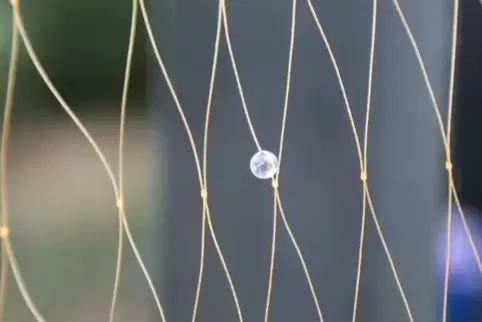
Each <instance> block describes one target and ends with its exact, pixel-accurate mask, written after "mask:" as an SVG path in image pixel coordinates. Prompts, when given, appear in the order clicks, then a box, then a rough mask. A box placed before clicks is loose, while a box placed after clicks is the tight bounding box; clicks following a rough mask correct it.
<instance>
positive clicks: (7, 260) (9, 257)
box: [0, 1, 45, 322]
mask: <svg viewBox="0 0 482 322" xmlns="http://www.w3.org/2000/svg"><path fill="white" fill-rule="evenodd" d="M12 5H13V6H14V7H15V6H18V1H12ZM12 20H13V26H12V50H11V54H10V67H9V72H8V85H7V95H6V96H7V98H6V101H5V108H4V117H3V127H2V143H1V152H0V154H1V155H0V158H1V159H0V175H1V183H0V184H1V192H0V195H1V202H2V226H1V228H0V237H1V238H2V267H1V280H0V282H1V285H0V321H3V318H4V308H5V307H4V306H5V296H6V290H7V281H8V267H9V264H10V267H11V268H12V273H13V277H14V279H15V282H16V283H17V287H18V289H19V291H20V294H21V296H22V298H23V300H24V301H25V304H26V305H27V308H28V309H29V311H30V312H31V313H32V315H33V317H34V319H35V320H36V321H37V322H44V321H45V320H44V318H43V317H42V315H41V314H40V312H39V310H38V309H37V307H36V306H35V303H34V302H33V300H32V298H31V296H30V294H29V292H28V290H27V286H26V285H25V281H24V279H23V277H22V273H21V271H20V267H19V265H18V262H17V259H16V256H15V253H14V251H13V247H12V244H11V242H10V234H9V226H8V194H7V177H6V176H7V155H8V143H9V138H10V126H11V118H12V110H13V98H14V92H15V80H16V72H17V63H18V53H19V47H20V42H19V37H18V29H17V26H16V17H15V16H14V17H13V19H12Z"/></svg>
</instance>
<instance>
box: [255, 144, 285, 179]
mask: <svg viewBox="0 0 482 322" xmlns="http://www.w3.org/2000/svg"><path fill="white" fill-rule="evenodd" d="M249 166H250V168H251V172H252V173H253V174H254V176H255V177H257V178H259V179H269V178H272V177H273V176H274V175H275V174H276V172H277V171H278V159H277V158H276V156H275V155H274V154H273V153H271V152H269V151H266V150H263V151H259V152H256V153H255V154H254V155H253V157H252V158H251V162H250V163H249Z"/></svg>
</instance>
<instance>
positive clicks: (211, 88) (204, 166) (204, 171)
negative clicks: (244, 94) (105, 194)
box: [191, 0, 222, 322]
mask: <svg viewBox="0 0 482 322" xmlns="http://www.w3.org/2000/svg"><path fill="white" fill-rule="evenodd" d="M221 5H222V0H220V1H219V4H218V17H217V27H216V40H215V42H214V54H213V63H212V68H211V79H210V81H209V92H208V100H207V104H206V115H205V118H204V135H203V154H202V177H203V182H204V188H203V189H202V190H201V197H202V201H203V212H202V224H201V225H202V226H201V254H200V258H199V271H198V281H197V286H196V295H195V297H194V305H193V311H192V319H191V321H192V322H195V321H196V318H197V310H198V307H199V298H200V295H201V286H202V281H203V273H204V261H205V250H206V217H207V216H206V215H207V201H208V194H207V190H208V178H207V162H208V161H207V158H208V136H209V121H210V117H211V106H212V99H213V93H214V81H215V78H216V67H217V62H218V54H219V40H220V38H221V28H222V25H221Z"/></svg>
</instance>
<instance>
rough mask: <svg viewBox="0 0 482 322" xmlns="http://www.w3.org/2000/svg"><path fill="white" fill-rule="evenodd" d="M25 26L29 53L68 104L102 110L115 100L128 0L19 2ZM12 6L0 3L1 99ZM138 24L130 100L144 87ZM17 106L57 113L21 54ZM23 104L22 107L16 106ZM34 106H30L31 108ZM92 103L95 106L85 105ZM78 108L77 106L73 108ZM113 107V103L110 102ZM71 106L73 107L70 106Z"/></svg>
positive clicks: (123, 52) (117, 99) (120, 80)
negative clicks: (30, 47)
mask: <svg viewBox="0 0 482 322" xmlns="http://www.w3.org/2000/svg"><path fill="white" fill-rule="evenodd" d="M21 6H22V14H23V20H24V23H25V27H26V29H27V32H28V33H29V36H30V38H31V41H32V43H33V46H34V49H35V50H36V52H37V55H38V56H39V59H40V60H41V63H42V64H43V66H44V67H45V69H46V71H47V73H48V74H49V76H50V77H51V79H52V81H53V82H54V84H55V86H56V87H57V89H58V90H59V91H60V93H61V94H62V95H63V96H64V98H65V99H66V100H67V101H68V102H71V103H88V104H80V105H82V106H83V108H85V106H92V108H95V110H98V109H99V108H102V106H104V105H105V104H103V103H105V102H114V103H116V102H120V97H121V92H122V85H123V79H124V68H125V60H126V55H127V46H128V40H129V39H128V38H129V29H130V19H131V9H132V2H131V1H116V0H104V1H92V0H76V1H66V0H43V1H35V0H22V1H21ZM11 19H12V17H11V8H10V4H9V2H8V1H7V0H3V1H0V75H1V76H0V86H1V89H0V93H1V94H0V97H1V98H2V101H3V98H4V97H5V86H6V82H7V72H8V62H9V56H10V41H11V24H12V20H11ZM140 22H141V21H140V20H139V24H138V26H137V39H136V48H135V52H134V61H133V71H132V77H131V86H130V97H131V99H136V98H137V99H142V98H143V97H144V96H145V95H144V89H145V79H146V75H145V73H146V68H145V46H144V39H145V35H144V28H143V26H142V24H141V23H140ZM18 72H19V75H18V82H17V84H18V89H17V92H16V93H17V95H16V103H18V104H20V105H22V106H25V107H26V106H29V107H32V108H35V107H39V106H40V105H48V106H49V108H50V109H55V110H58V109H59V108H58V106H54V105H53V104H42V102H48V103H51V102H52V96H51V94H50V93H49V92H48V90H47V89H46V87H45V85H44V84H43V82H42V80H41V79H40V77H39V76H38V75H37V74H36V71H35V70H34V68H33V65H32V64H31V61H30V59H29V58H28V56H27V53H26V52H25V50H24V49H23V50H22V51H21V57H20V63H19V71H18ZM21 103H23V104H21ZM32 103H35V104H32ZM90 103H95V104H90ZM77 105H79V104H77ZM110 105H112V104H110ZM73 107H74V108H75V106H73Z"/></svg>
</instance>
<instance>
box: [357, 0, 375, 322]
mask: <svg viewBox="0 0 482 322" xmlns="http://www.w3.org/2000/svg"><path fill="white" fill-rule="evenodd" d="M377 7H378V1H377V0H373V9H372V28H371V45H370V60H369V67H368V86H367V87H368V88H367V104H366V116H365V133H364V137H363V138H364V143H363V171H362V174H361V180H362V185H363V191H362V194H363V202H362V217H361V227H360V243H359V246H358V262H357V271H356V281H355V294H354V300H353V314H352V322H355V321H356V317H357V308H358V300H359V292H360V279H361V270H362V263H363V244H364V240H365V228H366V210H367V209H366V208H367V189H368V187H367V183H366V181H367V171H368V170H367V165H368V160H367V159H368V129H369V123H370V111H371V110H370V109H371V98H372V84H373V69H374V61H375V59H374V57H375V43H376V31H377Z"/></svg>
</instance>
